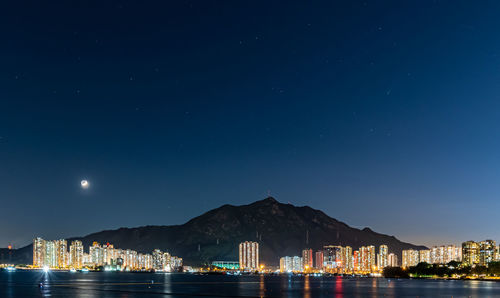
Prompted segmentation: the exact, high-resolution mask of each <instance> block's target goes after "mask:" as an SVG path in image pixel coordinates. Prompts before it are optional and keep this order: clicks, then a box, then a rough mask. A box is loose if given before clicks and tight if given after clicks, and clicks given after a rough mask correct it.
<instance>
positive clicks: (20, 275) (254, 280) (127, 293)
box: [0, 270, 500, 298]
mask: <svg viewBox="0 0 500 298" xmlns="http://www.w3.org/2000/svg"><path fill="white" fill-rule="evenodd" d="M0 297H120V298H131V297H500V282H495V281H478V280H423V279H386V278H370V277H335V276H330V277H327V276H293V275H239V276H230V275H196V274H189V273H126V272H87V273H84V272H75V273H72V272H47V273H44V272H41V271H19V270H18V271H15V272H7V271H0Z"/></svg>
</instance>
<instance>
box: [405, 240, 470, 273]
mask: <svg viewBox="0 0 500 298" xmlns="http://www.w3.org/2000/svg"><path fill="white" fill-rule="evenodd" d="M402 255H403V256H402V262H401V266H402V267H403V268H408V267H411V266H416V265H417V264H418V263H422V262H425V263H428V264H447V263H449V262H451V261H456V262H460V261H461V260H462V248H461V247H459V246H458V247H457V246H455V245H441V246H433V247H431V249H423V250H415V249H408V250H403V254H402Z"/></svg>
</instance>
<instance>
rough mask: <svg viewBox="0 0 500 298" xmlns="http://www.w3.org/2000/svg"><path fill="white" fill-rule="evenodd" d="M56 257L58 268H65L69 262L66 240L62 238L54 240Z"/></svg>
mask: <svg viewBox="0 0 500 298" xmlns="http://www.w3.org/2000/svg"><path fill="white" fill-rule="evenodd" d="M55 249H56V259H57V265H56V266H57V267H58V268H66V267H68V264H69V258H68V256H69V255H68V241H66V240H64V239H60V240H56V241H55Z"/></svg>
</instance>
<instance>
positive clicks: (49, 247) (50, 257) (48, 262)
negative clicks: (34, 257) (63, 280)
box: [44, 241, 57, 268]
mask: <svg viewBox="0 0 500 298" xmlns="http://www.w3.org/2000/svg"><path fill="white" fill-rule="evenodd" d="M44 266H46V267H49V268H56V267H57V253H56V245H55V242H54V241H45V260H44Z"/></svg>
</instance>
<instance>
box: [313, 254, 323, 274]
mask: <svg viewBox="0 0 500 298" xmlns="http://www.w3.org/2000/svg"><path fill="white" fill-rule="evenodd" d="M314 263H315V264H314V268H316V269H320V270H321V269H323V251H321V250H320V251H317V252H316V254H315V260H314Z"/></svg>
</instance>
